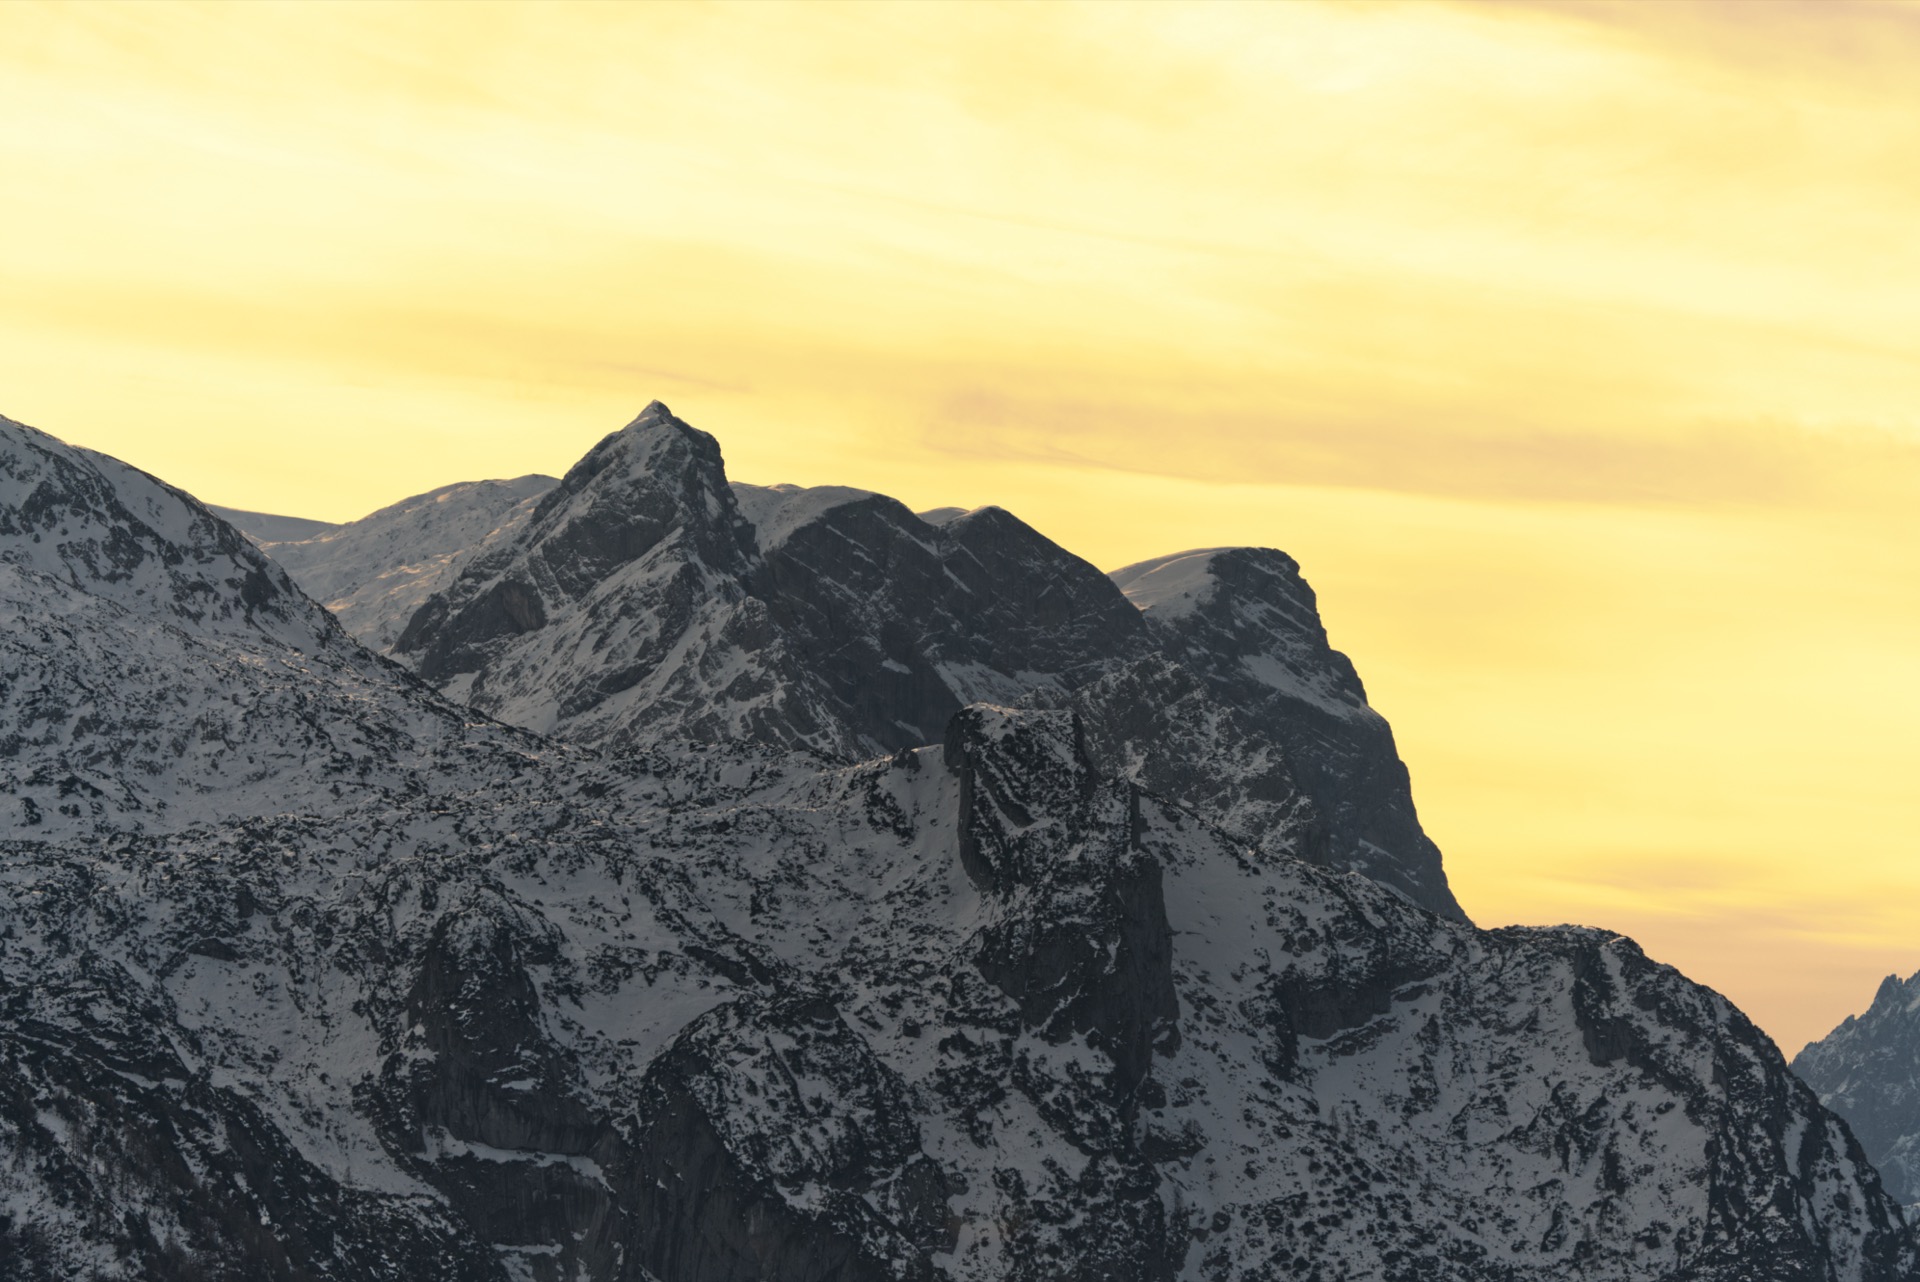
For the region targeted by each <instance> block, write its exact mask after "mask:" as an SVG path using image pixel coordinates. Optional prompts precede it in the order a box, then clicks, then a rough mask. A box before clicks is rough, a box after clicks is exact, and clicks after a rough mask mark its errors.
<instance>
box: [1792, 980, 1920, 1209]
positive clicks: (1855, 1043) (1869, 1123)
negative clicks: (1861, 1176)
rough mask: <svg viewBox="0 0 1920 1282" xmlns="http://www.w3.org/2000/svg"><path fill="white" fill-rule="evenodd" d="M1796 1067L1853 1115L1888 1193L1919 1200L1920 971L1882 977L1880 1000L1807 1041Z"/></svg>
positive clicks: (1833, 1105) (1833, 1104)
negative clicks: (1827, 1031)
mask: <svg viewBox="0 0 1920 1282" xmlns="http://www.w3.org/2000/svg"><path fill="white" fill-rule="evenodd" d="M1793 1071H1794V1072H1796V1073H1798V1074H1799V1075H1800V1078H1801V1080H1802V1081H1804V1082H1806V1083H1807V1085H1809V1086H1811V1087H1813V1089H1814V1090H1815V1091H1816V1092H1817V1093H1818V1094H1819V1096H1820V1102H1821V1103H1822V1104H1825V1105H1826V1106H1827V1107H1828V1108H1830V1109H1832V1110H1833V1111H1834V1112H1836V1113H1838V1114H1840V1116H1842V1117H1844V1118H1846V1119H1847V1123H1848V1124H1849V1125H1850V1126H1852V1127H1853V1132H1854V1134H1855V1135H1856V1136H1858V1137H1859V1139H1860V1144H1861V1147H1863V1148H1864V1149H1865V1150H1866V1153H1867V1156H1868V1158H1870V1159H1871V1160H1872V1161H1873V1163H1874V1165H1875V1166H1877V1167H1879V1168H1880V1173H1881V1175H1882V1176H1883V1177H1884V1178H1885V1179H1886V1182H1887V1190H1888V1192H1890V1193H1892V1194H1893V1195H1894V1196H1895V1197H1896V1198H1898V1199H1899V1200H1900V1201H1902V1202H1903V1203H1906V1204H1907V1205H1909V1206H1911V1205H1914V1204H1915V1203H1920V972H1915V973H1914V974H1912V975H1910V976H1908V977H1907V978H1905V979H1902V978H1900V976H1898V975H1888V976H1887V977H1886V978H1885V979H1883V980H1881V981H1880V987H1879V989H1878V990H1877V991H1876V992H1875V993H1874V995H1873V1004H1872V1005H1870V1006H1869V1007H1867V1009H1866V1010H1865V1011H1864V1012H1862V1013H1861V1014H1859V1015H1849V1016H1847V1017H1846V1019H1844V1020H1842V1021H1841V1023H1840V1026H1839V1027H1838V1028H1835V1029H1834V1030H1833V1031H1832V1032H1831V1033H1828V1034H1827V1035H1826V1036H1825V1037H1823V1038H1821V1039H1820V1040H1819V1041H1817V1042H1810V1043H1808V1045H1807V1046H1806V1047H1805V1048H1804V1049H1803V1050H1801V1052H1800V1053H1799V1054H1798V1055H1796V1056H1795V1057H1794V1060H1793Z"/></svg>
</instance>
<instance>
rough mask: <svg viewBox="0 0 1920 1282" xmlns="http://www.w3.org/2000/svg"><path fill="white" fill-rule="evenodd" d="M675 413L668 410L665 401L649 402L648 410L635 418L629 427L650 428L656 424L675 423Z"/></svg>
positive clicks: (642, 411)
mask: <svg viewBox="0 0 1920 1282" xmlns="http://www.w3.org/2000/svg"><path fill="white" fill-rule="evenodd" d="M673 421H674V420H673V411H672V410H670V409H668V408H667V403H666V402H665V401H648V402H647V408H645V409H643V410H641V411H640V413H639V414H637V415H635V416H634V420H633V422H631V423H629V424H627V426H628V427H648V426H651V425H653V424H655V423H671V422H673Z"/></svg>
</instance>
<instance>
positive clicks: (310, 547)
mask: <svg viewBox="0 0 1920 1282" xmlns="http://www.w3.org/2000/svg"><path fill="white" fill-rule="evenodd" d="M556 484H558V482H557V481H555V480H554V478H553V477H551V476H522V477H516V478H515V479H513V480H511V481H463V482H460V483H459V484H456V485H444V486H442V487H440V488H439V489H437V490H430V491H428V492H427V493H425V494H420V495H416V496H414V497H413V498H410V499H403V500H402V501H400V502H398V503H395V504H392V505H391V506H388V507H384V508H381V509H380V510H379V511H378V512H374V513H371V514H369V515H367V516H363V517H361V518H360V519H359V520H357V521H351V522H348V523H347V524H345V525H337V526H330V527H327V528H325V529H322V530H319V531H316V532H313V533H311V534H301V535H293V534H283V535H274V534H272V533H263V532H262V531H261V530H260V529H250V528H247V527H245V526H242V527H241V528H243V529H246V530H247V533H248V534H250V535H252V536H253V537H254V539H255V540H256V541H257V542H259V544H260V547H261V549H262V550H263V551H265V552H266V553H267V554H268V555H269V556H271V557H272V558H273V559H274V560H276V561H278V562H279V563H280V564H281V565H282V566H284V567H285V568H286V571H287V573H289V574H291V575H293V576H294V578H295V579H297V580H298V581H299V583H300V586H301V587H302V588H303V589H305V590H306V593H307V595H309V596H311V597H312V598H313V599H314V600H316V601H319V602H321V603H322V604H324V605H325V606H326V607H327V609H329V610H331V611H333V613H334V616H335V617H336V618H338V619H339V620H340V624H341V626H342V627H344V628H346V630H347V631H349V632H351V633H352V634H353V635H354V636H355V637H357V638H359V639H360V641H361V642H362V643H363V644H365V645H366V646H368V647H369V648H371V649H374V650H386V649H388V648H390V647H391V646H392V645H393V643H394V641H395V640H396V639H397V638H398V637H399V635H400V631H401V629H402V628H404V627H406V625H407V620H408V619H410V618H412V617H413V612H414V611H415V610H417V609H419V608H420V603H421V602H423V601H425V600H426V599H427V598H428V597H430V596H432V595H433V594H434V593H435V592H437V591H439V590H440V589H441V588H443V587H445V586H446V585H447V584H448V583H450V582H452V581H453V575H454V571H455V570H456V569H457V568H458V566H459V565H460V563H462V562H464V561H465V560H467V559H469V558H471V557H473V556H475V555H478V554H480V553H482V552H484V551H485V549H486V548H487V546H488V545H489V544H490V543H491V542H493V541H496V540H498V539H501V538H504V537H506V535H507V534H508V533H510V532H511V531H512V530H514V529H516V528H517V527H518V526H519V524H520V522H521V521H524V520H525V519H526V517H527V515H528V513H530V512H531V511H532V509H533V500H535V499H537V498H538V497H539V496H540V495H542V494H544V493H546V492H547V491H548V490H550V489H552V488H553V487H554V486H555V485H556ZM263 528H264V527H263Z"/></svg>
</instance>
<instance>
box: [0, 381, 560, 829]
mask: <svg viewBox="0 0 1920 1282" xmlns="http://www.w3.org/2000/svg"><path fill="white" fill-rule="evenodd" d="M471 720H472V718H471V717H470V716H466V715H462V714H461V713H460V712H459V711H458V710H456V709H450V708H449V707H448V706H447V705H446V704H445V703H444V702H443V701H441V700H439V699H437V698H434V697H432V696H431V695H430V693H429V692H427V691H425V690H422V689H420V688H419V687H418V686H417V685H416V684H415V683H413V682H412V681H410V680H407V679H406V678H405V675H404V674H403V673H401V672H400V671H399V670H398V669H397V668H395V667H394V665H392V664H391V663H389V662H387V661H385V660H382V659H379V658H377V657H376V656H374V655H372V654H370V653H368V652H367V651H366V650H364V649H362V648H361V647H360V646H358V645H356V644H354V642H353V640H352V639H351V638H350V637H348V636H347V635H346V634H345V633H344V632H343V631H341V629H340V625H339V624H338V623H337V622H336V621H335V620H334V619H333V617H332V616H331V615H329V614H328V613H327V612H326V611H325V610H324V609H322V608H321V607H320V606H318V605H316V604H315V603H314V602H313V601H311V600H309V599H308V598H307V597H306V596H305V595H303V594H302V593H301V592H300V590H299V589H298V588H296V587H295V586H294V584H293V582H292V581H291V580H290V579H289V578H288V577H287V576H286V574H285V573H284V572H283V571H282V570H281V569H280V567H279V566H277V565H275V564H274V563H273V561H271V560H269V559H268V558H267V557H266V556H265V555H263V554H262V553H261V552H260V551H259V550H258V549H257V548H256V547H255V546H254V545H253V544H252V543H251V542H250V541H249V540H248V539H247V538H246V537H245V536H243V535H242V534H241V533H240V532H239V531H238V530H237V529H235V528H234V527H233V526H231V525H228V524H227V523H226V522H225V521H223V520H221V519H220V518H219V517H217V516H215V515H214V514H213V513H212V512H211V511H209V510H208V509H207V508H205V507H204V506H202V505H201V504H200V503H198V502H197V501H195V500H194V499H192V498H191V497H189V496H188V495H185V494H183V493H181V492H180V491H178V490H176V489H173V488H172V487H171V486H168V485H166V484H164V483H162V482H160V481H158V480H155V479H154V478H153V477H151V476H148V475H147V474H146V473H144V472H140V471H137V470H135V469H133V468H130V467H128V466H126V465H125V464H123V463H120V462H118V461H116V460H114V459H111V458H107V457H105V456H103V455H98V454H93V453H91V452H89V451H86V450H79V449H74V448H72V447H69V446H67V445H64V444H63V443H61V442H59V441H57V440H55V439H54V438H52V437H50V436H47V435H45V434H44V433H41V432H37V431H35V430H33V429H31V428H28V427H24V426H22V425H20V424H18V423H14V422H12V421H10V420H5V419H0V794H4V798H5V806H4V808H5V809H6V810H7V811H8V812H9V813H8V815H7V819H8V822H10V823H16V824H18V825H19V826H20V828H21V830H22V831H23V832H24V833H31V834H33V835H36V836H52V835H55V834H73V835H80V834H96V835H104V834H109V833H123V832H159V831H172V830H178V829H181V828H184V827H190V826H192V825H195V824H199V823H206V822H212V821H215V820H224V819H227V818H231V817H234V816H239V815H267V814H273V813H277V812H278V811H280V810H282V809H285V808H288V807H294V806H298V807H302V808H309V809H315V810H318V811H321V812H324V813H344V812H347V811H350V810H352V809H353V808H355V807H356V806H359V805H362V804H365V803H366V801H367V799H368V798H369V797H371V796H374V795H378V794H383V793H400V794H407V795H413V794H418V793H420V792H421V791H423V790H426V789H428V788H430V787H431V781H432V780H434V779H436V778H437V777H438V775H439V773H440V772H441V770H442V768H443V766H444V764H445V763H444V761H442V760H441V759H440V758H443V757H472V758H474V759H476V760H478V759H479V758H485V757H488V756H490V755H493V754H499V753H506V754H510V755H511V754H514V753H517V752H519V751H521V749H520V748H518V747H517V746H515V745H516V744H518V743H519V742H520V741H522V740H524V739H525V736H520V735H515V734H512V733H510V732H508V731H507V730H506V729H505V727H481V728H471V729H470V728H469V724H468V723H469V722H471ZM495 768H498V767H495Z"/></svg>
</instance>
